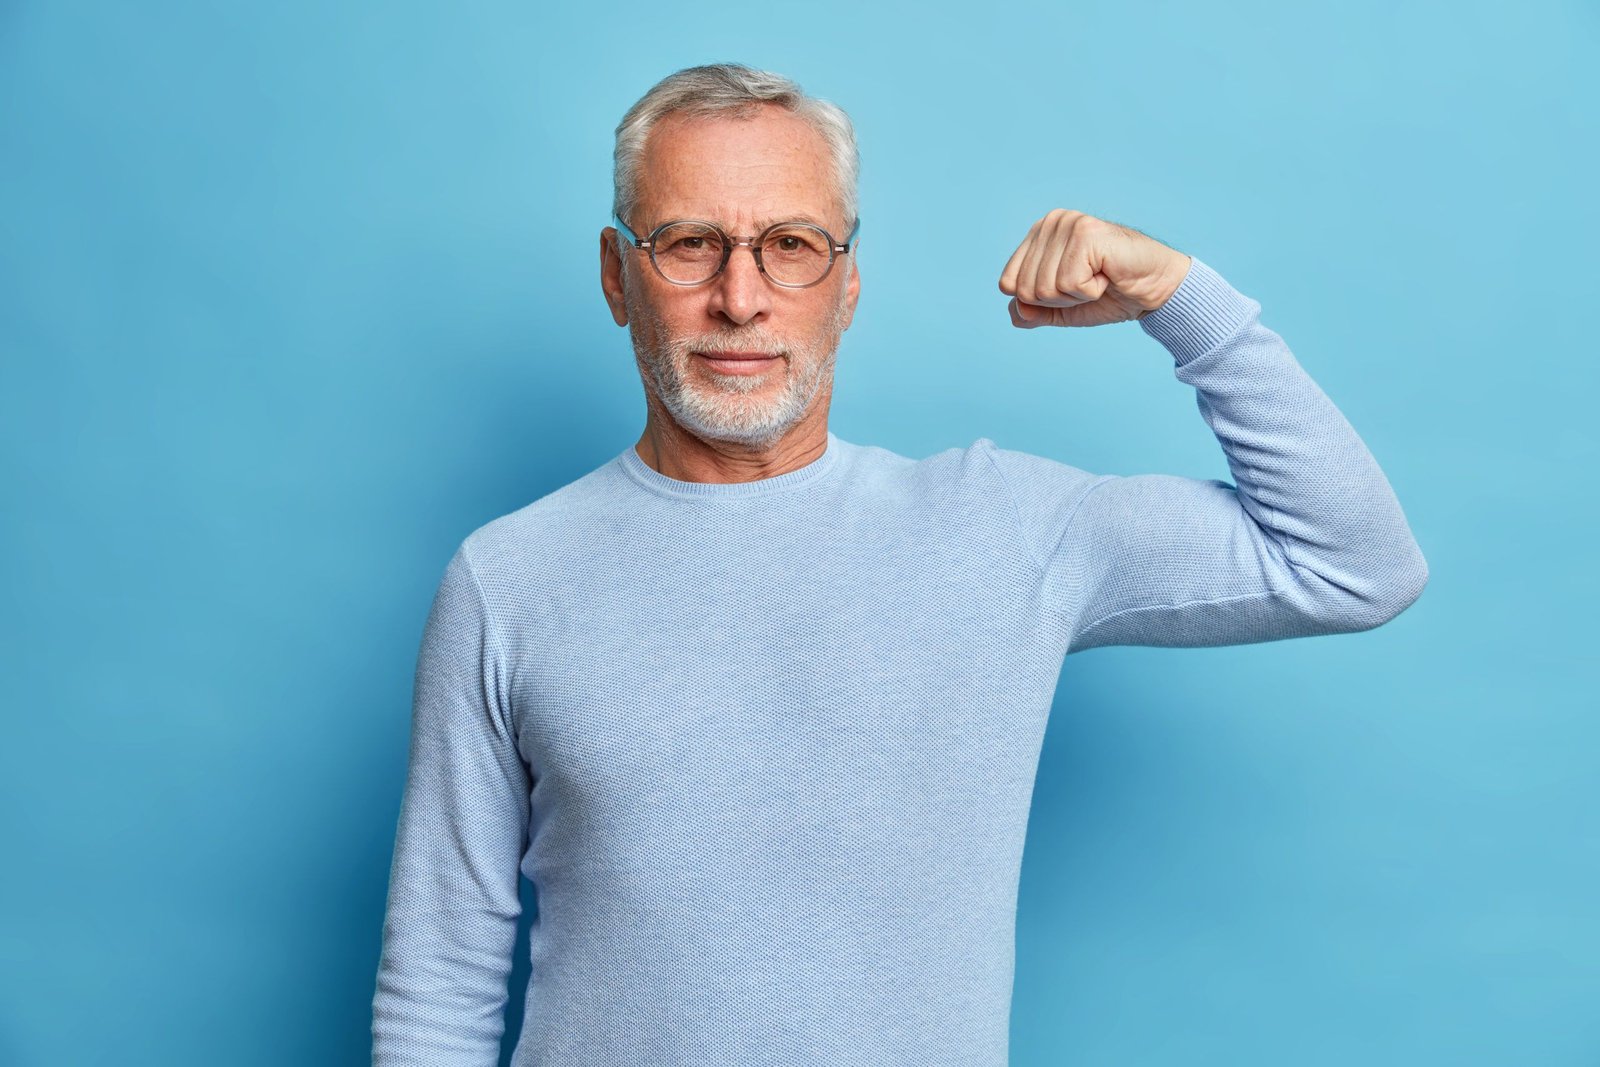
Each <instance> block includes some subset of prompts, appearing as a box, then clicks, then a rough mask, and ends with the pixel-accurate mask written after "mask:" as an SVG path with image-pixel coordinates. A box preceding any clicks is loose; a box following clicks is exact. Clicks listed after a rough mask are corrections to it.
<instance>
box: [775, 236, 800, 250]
mask: <svg viewBox="0 0 1600 1067" xmlns="http://www.w3.org/2000/svg"><path fill="white" fill-rule="evenodd" d="M778 251H780V252H798V251H800V238H798V237H780V238H778Z"/></svg>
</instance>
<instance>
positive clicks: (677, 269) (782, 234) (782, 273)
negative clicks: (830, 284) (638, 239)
mask: <svg viewBox="0 0 1600 1067" xmlns="http://www.w3.org/2000/svg"><path fill="white" fill-rule="evenodd" d="M723 240H724V238H723V236H722V235H721V234H720V233H718V232H717V230H716V229H714V228H713V227H711V226H707V225H705V224H703V223H698V222H680V223H674V224H673V225H671V226H668V227H667V228H666V229H664V230H662V231H661V232H660V233H658V234H656V237H655V240H654V241H653V242H652V243H651V256H652V257H653V258H654V260H655V264H656V269H657V270H659V271H661V273H662V275H663V276H664V277H666V279H667V280H668V281H673V282H678V283H680V284H683V285H692V284H695V283H697V282H703V281H708V280H710V279H711V278H712V277H713V276H714V275H715V274H716V273H717V268H718V267H720V266H721V265H722V252H723V247H722V246H723ZM760 247H761V265H762V266H763V267H764V268H765V269H766V272H767V275H768V277H770V278H771V279H772V280H773V281H775V282H778V283H780V284H783V285H809V284H811V283H812V282H815V281H817V280H819V279H820V278H821V277H822V276H823V275H824V274H827V273H828V265H829V263H831V262H832V258H833V250H832V248H831V247H830V246H829V242H828V235H827V234H825V233H823V232H822V231H821V230H819V229H818V228H816V227H815V226H807V225H806V224H805V223H798V222H797V223H791V224H788V225H783V226H777V227H774V228H773V229H772V230H770V231H769V232H767V233H766V234H765V235H764V236H763V237H762V240H761V246H760Z"/></svg>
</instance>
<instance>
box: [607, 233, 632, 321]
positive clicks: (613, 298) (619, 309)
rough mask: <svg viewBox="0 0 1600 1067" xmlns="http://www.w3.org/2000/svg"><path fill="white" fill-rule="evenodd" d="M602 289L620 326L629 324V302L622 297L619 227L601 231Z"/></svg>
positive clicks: (612, 315)
mask: <svg viewBox="0 0 1600 1067" xmlns="http://www.w3.org/2000/svg"><path fill="white" fill-rule="evenodd" d="M600 291H601V292H603V293H604V294H605V297H606V306H607V307H609V308H610V309H611V317H612V319H614V320H615V321H616V324H617V325H618V326H626V325H628V303H627V301H626V300H624V299H623V298H622V257H621V256H620V255H618V254H617V228H616V227H615V226H607V227H606V228H605V229H603V230H601V231H600Z"/></svg>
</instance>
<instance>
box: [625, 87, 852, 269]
mask: <svg viewBox="0 0 1600 1067" xmlns="http://www.w3.org/2000/svg"><path fill="white" fill-rule="evenodd" d="M762 104H775V105H777V106H779V107H781V108H783V109H784V110H785V111H788V112H790V113H791V114H794V115H798V116H799V117H800V118H802V119H804V120H805V121H807V122H809V123H810V124H811V125H812V127H813V128H815V129H816V131H817V132H818V133H820V134H821V135H822V139H823V140H824V141H826V142H827V145H828V151H829V153H830V154H831V155H832V156H833V172H834V178H835V184H836V186H837V190H838V194H839V207H840V209H841V210H842V211H843V212H844V216H845V225H846V226H854V225H855V223H856V180H857V175H858V174H859V173H860V170H861V157H860V153H859V152H858V151H857V149H856V134H855V129H854V127H852V126H851V125H850V117H849V116H848V115H846V114H845V113H844V111H843V109H841V108H840V107H838V105H836V104H831V103H829V102H828V101H826V100H819V99H817V98H816V97H813V96H807V95H806V94H805V92H804V91H802V90H801V88H800V86H799V85H797V84H795V83H794V82H793V81H790V80H789V79H788V78H785V77H783V76H782V75H780V74H773V73H771V72H770V71H764V70H754V69H752V68H750V67H746V66H742V65H740V64H738V63H712V64H709V65H706V66H702V67H687V68H685V69H683V70H680V71H678V72H677V73H676V74H669V75H667V76H666V77H665V78H663V79H661V80H660V81H659V82H657V83H656V84H655V85H654V86H652V87H651V89H650V91H649V92H647V93H645V94H644V96H642V97H640V98H639V102H638V103H636V104H634V105H633V106H632V107H631V108H629V109H628V113H627V114H626V115H623V116H622V121H621V122H620V123H618V124H617V145H616V149H615V151H614V152H613V153H612V160H613V170H612V181H613V183H614V193H613V197H612V202H611V206H612V210H613V211H614V212H615V213H616V214H617V216H618V217H620V218H622V219H623V220H624V221H631V216H632V214H633V209H634V208H635V207H637V206H638V202H639V189H638V182H639V157H640V156H642V155H643V154H644V146H645V141H646V139H647V138H648V137H649V136H650V131H651V129H652V128H653V127H654V126H655V124H656V123H657V122H659V121H660V120H661V119H663V118H665V117H666V116H668V115H673V114H680V115H695V116H700V115H735V116H749V115H752V114H753V113H754V112H755V111H756V109H757V108H758V107H759V106H760V105H762ZM640 236H641V237H642V236H644V235H643V234H640ZM834 236H835V239H836V240H843V239H844V236H845V235H844V234H835V235H834Z"/></svg>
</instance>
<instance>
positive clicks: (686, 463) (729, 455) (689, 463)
mask: <svg viewBox="0 0 1600 1067" xmlns="http://www.w3.org/2000/svg"><path fill="white" fill-rule="evenodd" d="M822 416H823V417H822V418H811V417H807V418H806V419H803V420H802V421H801V422H800V423H799V424H797V425H796V426H795V427H794V428H793V429H791V430H790V431H789V433H788V434H786V435H785V436H784V437H783V438H782V439H781V440H779V441H778V442H777V443H776V444H774V445H773V446H772V447H771V448H768V449H765V450H757V449H751V448H748V447H745V446H742V445H737V444H733V443H731V442H727V441H707V440H703V439H701V438H699V437H696V436H694V435H693V434H691V433H689V432H688V431H686V430H684V429H683V428H682V427H680V426H677V425H675V424H672V423H671V421H670V420H663V419H658V418H656V417H655V413H654V412H651V415H650V418H648V419H647V420H646V423H645V428H644V433H643V434H642V435H641V436H640V438H639V441H638V443H637V444H635V445H634V451H635V452H636V453H638V456H639V458H640V459H642V460H644V462H645V465H646V466H648V467H650V469H651V470H654V471H655V472H656V473H658V474H664V475H666V476H667V477H669V478H676V479H678V480H679V481H684V482H717V483H728V482H754V481H759V480H761V479H763V478H775V477H777V476H778V475H780V474H787V473H789V472H790V471H794V470H799V469H800V468H801V467H804V466H807V465H809V464H811V463H814V462H816V461H817V460H818V459H820V458H821V457H822V454H823V453H824V452H826V451H827V448H828V423H827V419H826V412H823V413H822Z"/></svg>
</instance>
